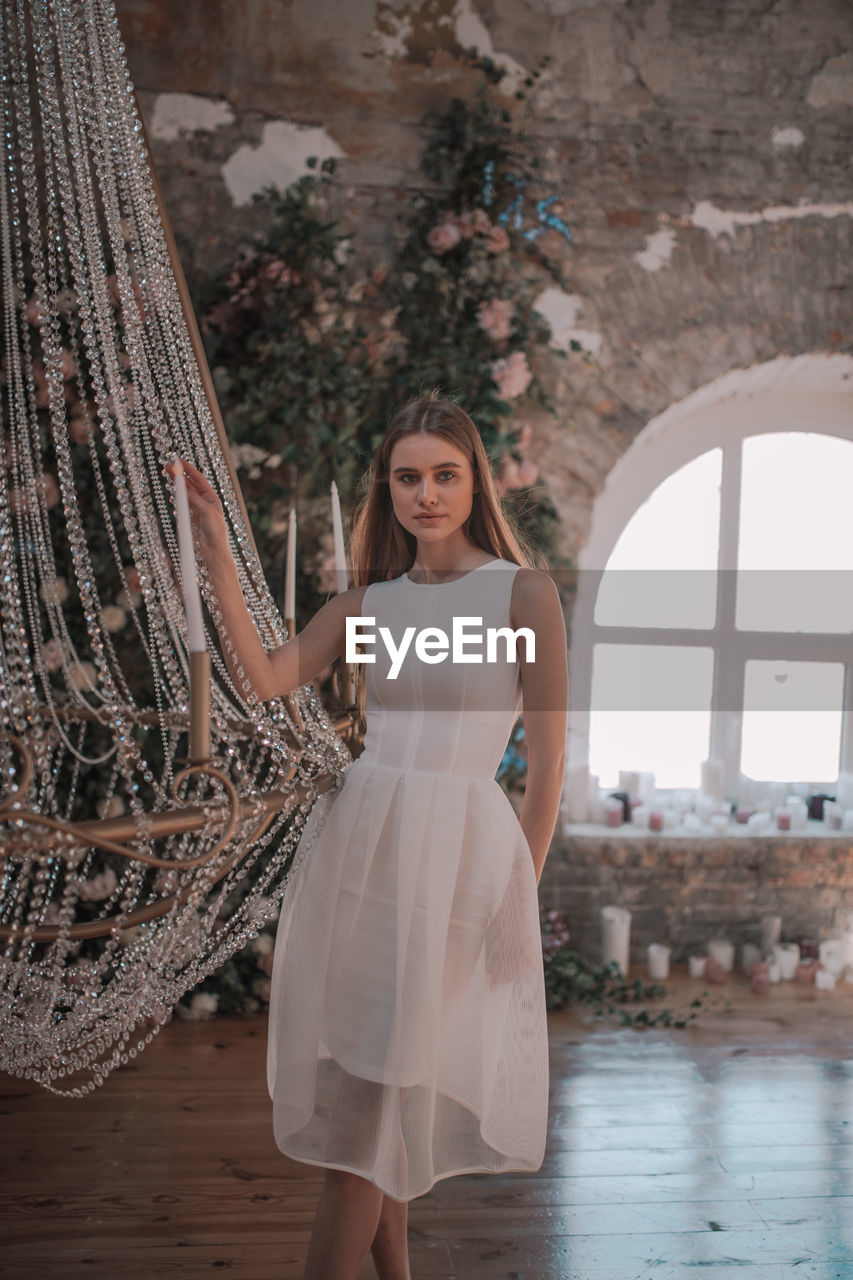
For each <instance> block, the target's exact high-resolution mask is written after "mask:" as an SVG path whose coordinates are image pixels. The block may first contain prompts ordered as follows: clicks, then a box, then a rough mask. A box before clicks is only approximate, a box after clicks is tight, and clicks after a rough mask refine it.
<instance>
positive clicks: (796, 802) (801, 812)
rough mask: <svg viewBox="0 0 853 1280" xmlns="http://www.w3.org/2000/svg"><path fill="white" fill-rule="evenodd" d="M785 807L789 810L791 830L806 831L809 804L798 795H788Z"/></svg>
mask: <svg viewBox="0 0 853 1280" xmlns="http://www.w3.org/2000/svg"><path fill="white" fill-rule="evenodd" d="M785 807H786V808H787V809H790V811H791V830H792V831H806V830H807V828H808V824H809V806H808V805H807V804H806V802H805V800H803V799H801V798H800V796H788V797H787V798H786V800H785Z"/></svg>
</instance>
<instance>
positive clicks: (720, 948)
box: [708, 938, 735, 973]
mask: <svg viewBox="0 0 853 1280" xmlns="http://www.w3.org/2000/svg"><path fill="white" fill-rule="evenodd" d="M708 955H709V956H710V957H711V959H712V960H716V962H717V964H718V965H720V967H721V968H722V969H725V971H726V973H731V971H732V969H733V968H734V967H735V944H734V943H733V942H729V940H728V938H712V939H711V941H710V942H709V943H708Z"/></svg>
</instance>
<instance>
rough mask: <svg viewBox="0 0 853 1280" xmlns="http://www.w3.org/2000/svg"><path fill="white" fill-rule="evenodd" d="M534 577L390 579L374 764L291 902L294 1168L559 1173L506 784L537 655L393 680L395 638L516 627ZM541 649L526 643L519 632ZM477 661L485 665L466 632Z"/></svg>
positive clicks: (288, 988) (374, 670) (531, 896)
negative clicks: (549, 1146) (523, 667)
mask: <svg viewBox="0 0 853 1280" xmlns="http://www.w3.org/2000/svg"><path fill="white" fill-rule="evenodd" d="M517 569H518V566H517V565H514V564H512V563H510V562H509V561H505V560H492V561H490V562H488V563H487V564H484V565H481V566H479V567H478V568H477V569H474V570H471V571H470V572H468V573H466V574H465V575H464V576H462V577H460V578H457V579H455V580H453V581H452V582H446V583H435V584H428V583H423V584H421V583H414V582H412V581H411V580H410V579H409V577H408V575H407V574H403V575H401V577H399V578H396V579H394V580H393V581H390V582H379V583H373V584H371V585H370V586H369V587H368V588H367V589H366V591H365V593H364V597H363V603H362V608H361V616H362V617H363V618H368V617H372V618H374V619H375V623H374V624H370V626H371V629H372V630H374V631H375V634H376V637H377V642H376V644H375V645H374V646H373V649H372V652H373V653H374V654H375V657H376V661H375V663H374V664H367V665H366V666H365V673H366V695H367V697H366V732H365V739H364V751H363V753H362V755H361V756H359V758H358V759H357V760H355V761H353V763H352V764H351V765H348V766H347V768H346V770H345V780H344V785H343V788H342V790H340V791H339V792H331V793H326V794H325V795H323V796H321V797H320V798H319V799H318V801H317V802H316V804H315V806H314V808H313V809H312V811H311V814H310V815H309V818H308V822H307V823H306V826H305V829H304V831H303V833H302V837H301V840H300V844H299V846H298V848H297V853H296V858H297V859H299V860H300V861H299V862H298V866H297V870H296V871H295V872H294V878H293V880H292V882H291V885H290V887H289V891H288V893H287V894H286V895H285V902H284V905H283V907H282V914H281V917H280V920H279V926H278V934H277V937H276V948H275V957H274V966H273V976H272V989H271V993H270V1014H269V1043H268V1061H267V1080H268V1087H269V1092H270V1096H271V1097H272V1099H273V1119H274V1130H275V1139H276V1142H277V1144H278V1146H279V1147H280V1148H281V1150H282V1151H284V1152H285V1153H286V1154H287V1155H289V1156H292V1157H293V1158H294V1159H296V1160H301V1161H305V1162H307V1163H309V1164H317V1165H324V1166H326V1167H332V1168H337V1169H345V1170H350V1171H351V1172H353V1173H357V1174H359V1175H361V1176H363V1177H365V1178H368V1179H370V1180H371V1181H372V1182H374V1183H375V1184H376V1185H377V1186H378V1187H380V1188H381V1189H382V1190H383V1191H384V1192H385V1193H386V1194H388V1195H390V1196H392V1197H393V1198H394V1199H397V1200H409V1199H412V1198H413V1197H415V1196H419V1195H422V1194H423V1193H424V1192H425V1191H428V1190H429V1188H430V1187H431V1186H432V1185H433V1183H435V1182H436V1181H438V1180H439V1179H440V1178H446V1177H449V1176H451V1175H453V1174H460V1173H473V1172H492V1173H500V1172H503V1171H505V1170H509V1169H514V1170H533V1169H538V1168H539V1166H540V1165H541V1163H542V1159H543V1156H544V1150H545V1126H546V1116H547V1103H548V1044H547V1031H546V1020H545V993H544V980H543V966H542V951H541V942H540V935H539V911H538V901H537V891H536V878H535V873H534V870H533V863H532V859H531V854H530V848H529V846H528V844H527V841H526V839H525V837H524V833H523V831H522V829H521V826H520V824H519V822H518V819H517V817H516V814H515V811H514V809H513V808H512V805H511V804H510V803H509V800H508V799H507V797H506V795H505V793H504V792H503V791H502V789H501V787H500V786H499V785H498V783H497V782H496V781H495V773H496V771H497V768H498V765H499V764H500V761H501V757H502V755H503V752H504V750H505V748H506V745H507V742H508V739H509V735H510V733H511V731H512V727H513V725H514V723H515V720H516V717H517V715H518V711H519V708H520V703H521V684H520V671H519V665H518V662H517V661H516V662H511V661H506V660H505V657H506V649H505V646H504V644H503V642H499V643H498V647H497V656H498V658H499V661H497V662H485V661H484V662H481V663H473V662H465V663H463V662H452V661H451V655H450V654H448V655H447V657H446V658H445V660H444V661H443V662H440V663H435V664H430V665H428V664H427V663H426V662H423V661H421V660H420V659H418V658H417V657H416V655H415V652H414V643H413V644H412V647H411V649H410V650H409V652H408V655H407V657H406V658H405V660H404V661H403V663H402V667H401V669H400V672H399V674H398V676H397V678H396V679H390V678H389V671H390V666H391V662H390V658H389V657H388V655H387V651H386V649H385V646H384V645H383V644H382V643H381V641H380V640H379V628H380V627H382V626H384V627H388V628H389V629H390V630H391V632H392V634H393V635H394V638H395V641H396V643H398V644H399V642H400V639H401V637H402V633H403V631H404V629H405V628H407V627H412V626H414V627H415V628H416V629H417V631H420V630H421V628H424V627H440V628H441V629H442V630H443V631H444V632H445V633H446V634H447V635H448V637H451V636H452V632H453V618H454V616H457V617H459V616H465V617H467V618H469V619H471V618H474V619H482V620H483V621H482V624H480V623H479V622H477V623H471V622H469V623H468V624H467V627H468V634H469V636H470V635H471V634H472V632H477V633H479V632H480V630H481V629H482V631H483V634H484V636H485V629H486V628H487V627H509V626H510V619H509V613H510V597H511V594H512V584H513V580H514V577H515V572H516V571H517ZM521 643H523V641H521ZM466 651H467V653H469V654H476V653H478V652H479V653H482V654H483V655H484V656H485V654H486V647H485V643H483V644H482V645H480V644H478V643H474V642H472V641H470V640H469V642H468V645H467V650H466Z"/></svg>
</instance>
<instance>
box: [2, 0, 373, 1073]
mask: <svg viewBox="0 0 853 1280" xmlns="http://www.w3.org/2000/svg"><path fill="white" fill-rule="evenodd" d="M0 103H1V104H2V113H3V140H2V146H3V158H2V165H0V271H2V308H3V321H2V336H0V346H2V371H0V382H2V392H3V400H2V452H0V764H2V771H3V772H2V782H0V948H2V959H0V1069H2V1070H4V1071H7V1072H10V1073H12V1074H14V1075H19V1076H26V1077H28V1078H31V1079H33V1080H35V1081H37V1082H38V1083H39V1084H41V1085H43V1086H44V1087H45V1088H48V1089H50V1090H52V1091H53V1092H57V1093H66V1094H72V1095H77V1096H79V1095H82V1094H84V1093H87V1092H89V1091H91V1090H92V1089H94V1088H95V1087H96V1086H97V1085H98V1084H100V1083H102V1081H103V1080H104V1078H105V1076H106V1075H107V1074H108V1073H109V1071H111V1070H112V1069H113V1068H114V1067H116V1066H118V1065H120V1064H121V1063H124V1062H126V1061H127V1060H128V1059H129V1058H133V1057H135V1056H136V1054H137V1053H138V1052H139V1051H140V1050H142V1049H143V1048H144V1047H145V1045H146V1044H148V1043H149V1042H150V1041H151V1039H152V1037H153V1036H154V1035H155V1034H156V1032H157V1030H158V1029H159V1027H160V1026H161V1025H162V1024H163V1023H164V1022H165V1021H167V1020H168V1017H169V1016H170V1013H171V1010H172V1009H173V1007H174V1005H175V1003H176V1002H177V1001H178V1000H179V999H180V997H181V996H182V995H183V994H184V993H185V992H186V991H188V990H189V989H190V988H191V987H193V986H194V985H196V984H197V983H198V982H199V981H200V980H201V979H203V978H204V977H205V976H207V975H208V974H210V973H211V972H213V971H214V970H215V969H216V968H218V967H219V966H220V965H221V964H222V963H223V962H224V961H225V960H226V959H227V958H228V957H229V956H230V955H232V954H233V953H234V952H235V951H236V950H237V949H238V948H240V947H241V946H243V945H244V944H245V943H246V942H247V941H248V940H249V939H250V938H251V937H253V936H254V935H255V934H256V933H257V932H258V931H259V930H260V928H261V927H262V926H263V924H264V923H265V922H266V921H267V920H269V919H271V918H272V917H273V916H274V915H275V913H276V911H277V908H278V904H279V902H280V899H281V897H282V894H283V893H284V892H285V889H286V885H287V881H288V878H289V876H290V874H291V872H292V870H293V867H292V861H293V859H292V854H293V850H294V848H295V845H296V843H297V840H298V839H299V837H300V835H301V834H302V833H303V829H305V826H306V821H308V815H309V811H311V809H312V806H313V805H314V802H315V800H316V798H317V796H318V795H320V793H321V792H325V794H324V795H322V796H321V798H320V799H319V800H318V801H317V803H316V806H315V807H314V811H313V813H312V814H311V818H310V821H309V829H310V826H311V824H314V826H315V828H319V826H320V824H321V822H322V818H323V814H324V812H325V810H326V807H327V806H328V803H329V802H330V801H331V798H332V796H333V794H334V790H333V788H334V787H335V786H336V785H339V783H340V779H341V776H342V773H343V769H344V768H345V766H346V764H347V763H348V762H349V760H350V755H349V752H348V751H347V749H346V747H345V745H344V743H343V742H342V741H341V737H340V736H339V732H338V730H346V728H347V726H348V725H351V719H350V720H347V719H346V718H343V719H342V721H341V723H340V724H338V725H337V726H336V725H333V724H331V723H330V721H329V719H328V716H327V715H326V713H325V710H324V708H323V706H322V704H321V703H320V701H319V699H318V698H317V697H316V695H315V694H314V692H313V690H311V689H310V687H308V688H305V689H302V690H300V691H298V693H297V694H294V695H291V697H290V698H288V699H286V700H282V701H279V702H273V703H267V704H260V703H258V702H257V700H256V699H255V698H254V696H253V695H252V693H251V687H250V685H249V683H248V681H245V680H242V682H241V680H238V681H237V682H235V681H234V680H232V678H231V677H230V675H229V672H228V668H227V667H226V664H225V662H224V660H223V657H222V650H221V648H220V647H219V646H222V647H223V648H227V647H228V645H229V639H228V636H227V633H226V632H225V629H224V625H223V620H222V617H221V615H220V614H219V611H218V609H217V605H216V599H215V597H214V596H213V594H212V592H211V591H210V588H209V584H208V583H207V582H206V581H205V579H204V574H202V580H201V585H202V594H203V598H204V600H205V602H206V605H207V609H208V619H207V623H206V627H207V630H206V635H207V641H208V648H209V650H210V651H211V655H212V656H211V670H210V679H209V681H208V680H207V679H206V678H205V680H204V681H203V688H202V690H201V692H202V693H203V694H204V695H205V698H206V701H205V702H204V703H200V702H199V697H198V693H199V691H198V690H196V693H195V696H194V705H193V708H192V712H193V715H192V718H193V728H194V732H193V734H192V735H191V734H190V732H189V730H190V719H191V714H190V713H191V708H190V699H189V687H190V660H189V658H190V655H189V654H188V646H187V631H186V620H185V615H184V610H183V605H182V600H181V594H180V585H181V584H180V575H179V568H178V566H179V556H178V548H177V543H176V537H175V527H174V520H173V509H172V500H171V481H170V479H169V478H168V477H167V475H166V472H165V468H166V466H167V464H168V463H169V462H170V461H171V460H172V459H173V457H174V456H175V455H176V454H179V455H181V456H183V457H186V458H188V459H190V460H192V461H193V462H194V463H195V464H196V465H197V466H198V467H200V468H201V469H202V470H203V471H204V472H205V474H206V475H207V476H208V477H210V479H211V482H212V483H213V484H214V486H215V487H216V489H217V491H218V493H219V495H220V497H221V499H222V503H223V507H224V509H225V513H226V519H227V521H228V525H229V532H230V538H231V544H232V549H233V551H234V556H235V560H236V562H237V565H238V571H239V575H240V581H241V584H242V587H243V592H244V594H245V597H246V601H247V604H248V606H249V608H250V610H251V612H252V614H253V617H254V618H255V620H256V622H257V625H258V629H259V631H260V634H261V636H262V638H263V639H264V641H265V643H267V644H269V645H273V644H277V643H281V642H282V641H283V640H285V639H286V638H287V634H288V629H289V630H290V631H291V632H292V627H293V624H292V620H289V621H288V627H287V628H286V627H285V625H284V623H283V621H282V619H281V617H280V615H279V613H278V611H277V609H276V607H275V604H274V602H273V600H272V599H271V597H270V594H269V591H268V589H267V585H266V582H265V580H264V578H263V574H262V572H261V567H260V564H259V561H258V558H257V554H256V552H255V548H254V543H253V541H252V538H251V534H250V532H249V529H248V524H247V521H246V518H245V511H244V508H243V505H242V499H241V496H240V493H239V488H238V487H237V484H236V480H235V478H234V475H233V471H232V469H231V466H230V460H229V458H228V455H227V446H226V443H225V440H224V433H223V431H222V428H221V423H220V422H219V420H218V417H217V410H216V406H215V399H214V398H213V397H212V395H210V394H209V391H210V388H209V374H208V373H207V369H206V366H205V365H204V362H203V356H202V355H201V354H200V346H199V342H198V335H197V330H194V328H193V321H192V317H191V309H189V308H188V305H187V299H186V295H185V286H184V284H183V279H182V276H181V275H180V272H179V270H178V271H177V276H176V264H175V262H174V260H173V257H172V256H171V255H170V252H169V245H168V243H167V239H166V232H165V231H164V226H166V228H167V224H165V220H164V219H162V218H161V216H160V210H159V206H158V197H157V191H156V189H155V185H154V179H153V173H152V170H151V168H150V165H149V158H148V153H147V147H146V142H145V137H144V132H143V127H142V122H141V118H140V115H139V112H138V108H137V105H136V99H135V96H134V92H133V87H132V85H131V82H130V79H129V76H128V70H127V64H126V60H125V53H124V49H123V46H122V42H121V37H120V33H119V30H118V26H117V22H116V16H115V13H114V10H113V6H112V4H111V3H110V0H4V3H3V5H2V6H1V7H0ZM182 291H183V296H182ZM217 640H218V645H217ZM197 656H205V655H195V654H194V655H193V658H196V657H197ZM238 674H240V673H239V672H238ZM310 843H311V840H310V837H308V838H306V840H305V841H304V842H303V846H302V849H303V851H304V850H306V849H307V847H308V846H309V845H310Z"/></svg>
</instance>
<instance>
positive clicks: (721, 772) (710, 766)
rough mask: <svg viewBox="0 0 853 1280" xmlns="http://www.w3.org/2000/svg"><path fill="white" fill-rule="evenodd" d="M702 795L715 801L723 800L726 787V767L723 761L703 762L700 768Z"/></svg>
mask: <svg viewBox="0 0 853 1280" xmlns="http://www.w3.org/2000/svg"><path fill="white" fill-rule="evenodd" d="M699 768H700V771H701V779H702V794H703V795H706V796H711V797H712V798H713V799H714V800H722V799H723V792H724V787H725V765H724V763H723V761H722V760H703V761H702V763H701V765H700V766H699Z"/></svg>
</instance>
